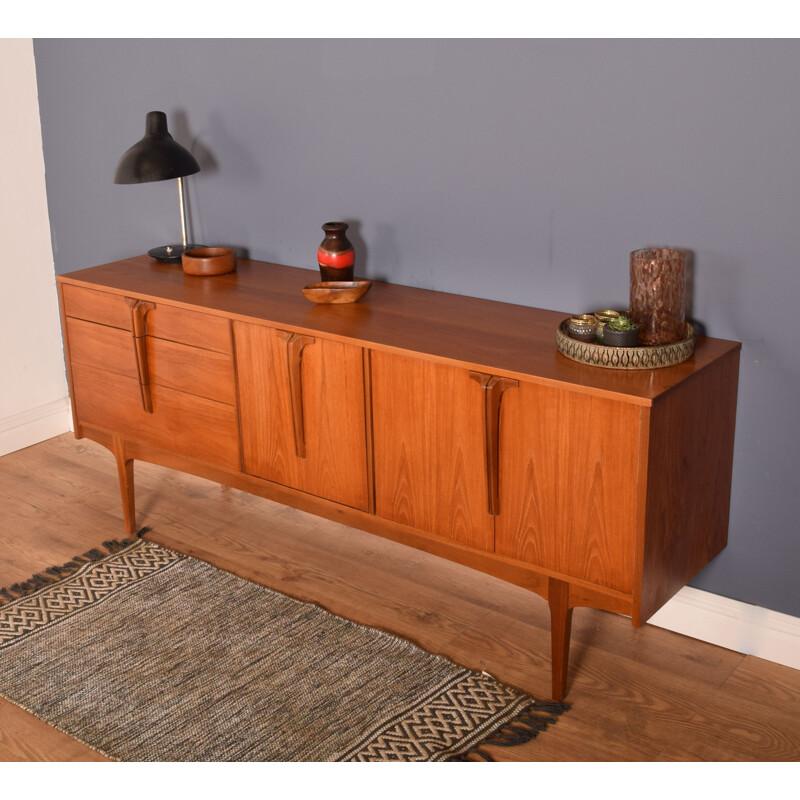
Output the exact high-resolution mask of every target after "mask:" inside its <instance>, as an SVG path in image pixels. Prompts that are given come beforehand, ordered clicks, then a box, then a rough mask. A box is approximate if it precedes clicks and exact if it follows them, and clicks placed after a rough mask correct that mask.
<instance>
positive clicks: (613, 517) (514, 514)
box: [495, 381, 639, 593]
mask: <svg viewBox="0 0 800 800" xmlns="http://www.w3.org/2000/svg"><path fill="white" fill-rule="evenodd" d="M638 482H639V407H638V406H636V405H634V404H630V403H625V402H621V401H617V400H613V399H607V398H602V397H593V396H590V395H588V394H583V393H578V392H572V391H566V390H563V389H557V388H554V387H549V386H542V385H538V384H533V383H525V382H522V381H521V382H520V384H519V387H518V388H517V389H515V390H514V391H510V392H507V393H506V395H505V397H504V399H503V414H502V422H501V428H500V496H501V502H500V513H499V515H498V516H497V517H496V518H495V522H496V539H495V544H496V547H495V549H496V552H497V553H498V554H499V555H503V556H509V557H510V558H514V559H517V560H519V561H525V562H528V563H531V564H535V565H536V566H539V567H543V568H545V569H547V570H552V571H554V572H558V573H561V574H563V575H566V576H569V577H573V578H578V579H580V580H584V581H587V582H589V583H592V584H596V585H600V586H603V587H607V588H610V589H615V590H618V591H621V592H625V593H630V592H632V590H633V575H634V558H635V552H634V549H635V541H636V499H637V487H638Z"/></svg>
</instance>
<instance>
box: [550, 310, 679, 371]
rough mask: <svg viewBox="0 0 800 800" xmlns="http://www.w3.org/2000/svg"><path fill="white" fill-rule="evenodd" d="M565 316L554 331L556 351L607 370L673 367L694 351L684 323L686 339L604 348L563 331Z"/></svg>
mask: <svg viewBox="0 0 800 800" xmlns="http://www.w3.org/2000/svg"><path fill="white" fill-rule="evenodd" d="M568 322H569V317H568V318H567V319H565V320H564V321H563V322H562V323H561V324H560V325H559V326H558V330H557V331H556V344H557V345H558V352H559V353H562V354H563V355H565V356H566V357H567V358H571V359H572V360H573V361H579V362H580V363H581V364H589V365H590V366H592V367H606V368H607V369H657V368H658V367H673V366H675V364H680V363H682V362H683V361H686V360H687V359H688V358H691V356H692V354H693V353H694V343H695V335H694V328H692V326H691V325H690V324H689V323H688V322H687V323H686V338H685V339H683V340H681V341H680V342H674V343H673V344H664V345H654V346H652V347H644V346H637V347H608V346H606V345H603V344H593V343H589V342H580V341H578V340H577V339H573V338H572V337H571V336H570V335H569V334H568V333H567V323H568Z"/></svg>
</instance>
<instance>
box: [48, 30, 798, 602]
mask: <svg viewBox="0 0 800 800" xmlns="http://www.w3.org/2000/svg"><path fill="white" fill-rule="evenodd" d="M35 53H36V68H37V75H38V82H39V95H40V104H41V115H42V129H43V137H44V155H45V165H46V176H47V190H48V201H49V208H50V218H51V224H52V235H53V243H54V248H55V262H56V269H57V271H58V272H60V273H61V272H67V271H70V270H73V269H76V268H80V267H85V266H91V265H94V264H98V263H103V262H106V261H111V260H115V259H118V258H122V257H125V256H129V255H131V254H136V253H141V252H144V251H146V250H147V249H148V248H150V247H153V246H156V245H160V244H166V243H167V242H170V241H177V240H179V222H178V213H177V194H176V188H175V184H174V182H168V183H155V184H145V185H139V186H117V185H115V184H113V183H112V175H113V172H114V167H115V165H116V162H117V160H118V158H119V157H120V156H121V155H122V153H123V151H124V150H125V149H126V148H127V147H129V146H130V145H131V144H133V143H134V142H135V141H137V140H138V139H139V138H140V137H141V136H142V134H143V132H144V119H145V114H146V112H147V111H149V110H154V109H158V110H162V111H165V112H167V115H168V117H169V120H170V129H171V131H172V133H173V136H174V137H175V138H176V139H177V140H178V141H180V142H182V143H183V144H185V145H187V146H189V147H190V148H191V149H192V150H193V152H194V153H195V154H196V156H197V158H198V159H199V161H200V162H201V164H202V166H203V171H202V172H201V173H199V174H198V175H196V176H193V177H191V178H189V179H187V184H188V190H189V199H190V204H191V214H192V220H193V224H194V232H195V237H194V238H195V241H201V242H203V243H206V244H229V245H233V246H235V247H237V248H239V250H240V252H241V253H243V254H245V255H249V256H250V257H252V258H256V259H260V260H271V261H277V262H280V263H286V264H292V265H296V266H307V267H313V266H314V265H315V253H316V248H317V245H318V244H319V242H320V240H321V238H322V235H321V230H320V225H321V224H322V223H323V222H326V221H328V220H331V219H343V220H348V221H350V222H351V224H352V230H353V237H352V238H353V240H354V242H355V244H356V247H357V253H358V265H359V266H358V270H357V271H358V272H359V273H361V275H362V276H365V277H379V278H383V279H386V280H389V281H393V282H396V283H402V284H407V285H415V286H424V287H428V288H434V289H440V290H444V291H449V292H459V293H463V294H470V295H477V296H481V297H487V298H493V299H498V300H505V301H511V302H516V303H521V304H525V305H531V306H539V307H543V308H554V309H560V310H564V311H584V310H587V309H592V308H597V307H601V306H607V305H611V306H620V305H624V304H625V303H626V301H627V295H628V253H629V252H630V251H631V250H632V249H634V248H637V247H644V246H651V245H669V246H674V247H681V248H687V249H689V250H691V251H692V253H693V254H694V270H693V271H694V275H693V293H692V303H691V316H692V317H693V318H695V319H696V320H698V321H700V322H701V323H703V324H704V326H705V328H706V330H707V332H708V334H709V335H712V336H717V337H721V338H727V339H736V340H739V341H742V342H743V351H742V370H741V385H740V392H739V416H738V425H737V434H736V436H737V440H736V457H735V464H734V487H733V489H734V493H733V503H732V508H731V527H730V542H729V546H728V548H727V550H726V551H725V552H724V553H723V554H722V555H721V556H720V557H719V558H717V559H716V560H715V561H714V562H713V564H711V565H710V566H709V567H708V568H707V569H706V570H705V571H704V572H703V573H702V574H701V575H700V576H698V578H697V579H696V580H695V581H694V582H693V585H695V586H697V587H699V588H702V589H706V590H708V591H711V592H715V593H718V594H721V595H725V596H728V597H733V598H736V599H740V600H744V601H747V602H750V603H755V604H758V605H761V606H765V607H767V608H771V609H775V610H778V611H783V612H785V613H789V614H793V615H798V616H800V591H798V577H797V576H798V574H800V551H798V547H797V545H796V539H797V528H798V524H797V521H796V520H797V512H796V510H795V508H794V501H795V499H796V498H795V497H794V492H795V491H796V490H797V488H798V468H797V459H798V455H800V437H799V436H798V430H799V429H800V426H799V425H798V423H797V412H796V408H797V403H798V397H800V379H799V378H800V355H798V353H800V349H799V348H798V346H797V344H796V340H797V337H798V331H800V321H799V320H800V313H799V312H800V277H798V263H797V262H798V253H799V252H800V249H799V248H798V241H797V240H798V230H800V225H799V223H800V219H798V216H799V215H800V202H798V201H799V200H800V139H799V138H798V136H799V135H800V102H798V89H797V87H798V86H800V43H798V42H795V41H759V40H745V41H725V40H714V41H698V40H686V41H681V40H677V41H675V40H665V41H635V40H622V41H601V40H579V41H558V40H543V41H537V40H513V41H505V40H480V41H468V40H438V41H437V40H421V41H415V40H396V41H385V40H384V41H371V40H352V41H346V42H342V41H329V40H308V41H305V40H256V41H252V40H250V41H248V40H210V41H209V40H207V41H200V40H183V41H174V40H114V41H110V40H86V41H80V40H53V39H47V40H37V41H36V42H35Z"/></svg>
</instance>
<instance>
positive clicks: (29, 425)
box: [0, 397, 72, 456]
mask: <svg viewBox="0 0 800 800" xmlns="http://www.w3.org/2000/svg"><path fill="white" fill-rule="evenodd" d="M71 430H72V411H71V410H70V405H69V398H68V397H61V398H59V399H58V400H53V401H51V402H50V403H45V404H44V405H41V406H37V407H36V408H31V409H29V410H27V411H22V412H20V413H19V414H13V415H12V416H10V417H5V419H0V456H4V455H6V454H8V453H13V452H14V451H15V450H22V449H23V448H24V447H30V446H31V445H33V444H38V443H39V442H43V441H45V439H52V438H53V437H54V436H59V435H60V434H62V433H66V432H67V431H71Z"/></svg>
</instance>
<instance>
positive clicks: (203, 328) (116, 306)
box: [62, 284, 233, 354]
mask: <svg viewBox="0 0 800 800" xmlns="http://www.w3.org/2000/svg"><path fill="white" fill-rule="evenodd" d="M62 291H63V295H64V310H65V312H66V316H67V317H70V318H73V319H82V320H86V321H87V322H97V323H99V324H101V325H110V326H111V327H113V328H120V329H121V330H126V331H130V330H131V329H132V311H131V307H132V305H133V303H134V302H135V301H136V300H137V299H140V298H137V297H136V296H133V295H132V296H130V297H128V296H126V295H121V294H112V293H111V292H100V291H97V290H96V289H84V288H83V287H82V286H73V285H71V284H64V285H63V286H62ZM145 326H146V332H147V334H148V335H149V336H155V337H156V338H158V339H168V340H170V341H173V342H180V343H181V344H188V345H191V346H193V347H202V348H204V349H206V350H214V351H216V352H218V353H229V354H230V353H232V352H233V345H232V342H231V332H230V323H229V322H228V320H227V319H225V318H224V317H217V316H215V315H213V314H204V313H203V312H200V311H188V310H187V309H184V308H178V307H176V306H169V305H162V304H161V303H152V308H151V309H150V310H148V311H147V313H146V316H145Z"/></svg>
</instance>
